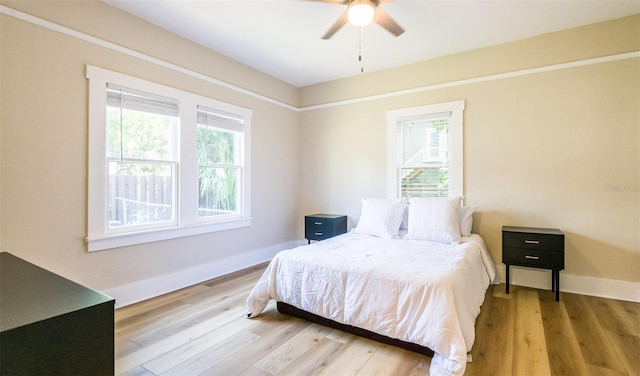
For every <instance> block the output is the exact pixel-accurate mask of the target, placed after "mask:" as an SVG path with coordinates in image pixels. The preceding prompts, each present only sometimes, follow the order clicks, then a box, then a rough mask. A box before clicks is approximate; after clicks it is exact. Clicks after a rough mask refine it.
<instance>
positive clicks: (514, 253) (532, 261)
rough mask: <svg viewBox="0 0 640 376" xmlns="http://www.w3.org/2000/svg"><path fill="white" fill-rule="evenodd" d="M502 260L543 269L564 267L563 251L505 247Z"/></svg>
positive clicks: (506, 262) (507, 262)
mask: <svg viewBox="0 0 640 376" xmlns="http://www.w3.org/2000/svg"><path fill="white" fill-rule="evenodd" d="M502 262H503V263H505V264H513V265H519V266H530V267H533V268H544V269H564V252H563V251H547V250H539V249H523V248H508V247H505V248H504V250H503V252H502Z"/></svg>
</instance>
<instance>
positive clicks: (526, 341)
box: [513, 290, 551, 375]
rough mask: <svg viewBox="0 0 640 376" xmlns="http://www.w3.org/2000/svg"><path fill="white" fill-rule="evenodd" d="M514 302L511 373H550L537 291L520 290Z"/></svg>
mask: <svg viewBox="0 0 640 376" xmlns="http://www.w3.org/2000/svg"><path fill="white" fill-rule="evenodd" d="M517 294H518V299H516V304H515V313H514V315H515V323H514V329H515V332H514V335H513V337H514V349H513V353H514V354H516V355H515V356H514V357H513V374H514V375H548V374H550V373H551V369H550V367H549V359H548V357H547V344H546V341H545V336H544V326H543V325H542V316H541V314H540V302H539V300H538V292H537V291H527V290H520V291H518V292H517Z"/></svg>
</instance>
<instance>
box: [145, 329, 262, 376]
mask: <svg viewBox="0 0 640 376" xmlns="http://www.w3.org/2000/svg"><path fill="white" fill-rule="evenodd" d="M254 325H256V322H254V321H251V320H247V319H244V318H238V319H237V320H234V321H233V322H231V323H229V324H227V325H223V326H221V327H219V328H217V329H214V330H212V331H210V332H208V333H206V334H204V335H201V336H199V337H196V338H194V339H193V340H191V341H189V342H187V343H185V344H183V345H181V346H178V347H175V348H174V349H172V350H171V351H168V352H166V353H164V354H162V355H161V356H159V357H157V358H154V359H152V360H150V361H148V362H146V363H144V364H143V367H144V368H146V369H148V370H149V371H151V372H153V373H154V374H156V375H159V374H162V373H164V372H166V371H168V370H169V369H171V368H174V367H176V366H177V365H178V364H181V363H183V362H184V361H186V360H189V359H191V358H193V357H195V356H198V355H200V354H202V353H203V352H205V351H208V350H210V349H211V348H213V347H214V346H218V345H219V344H220V343H223V345H222V346H223V347H228V346H231V342H233V341H234V340H235V338H233V337H241V336H242V335H243V334H244V331H245V330H248V329H249V328H251V327H252V326H254ZM246 338H247V341H243V342H241V343H245V342H250V341H253V340H254V339H256V338H257V336H256V335H249V336H246ZM233 346H235V347H237V346H239V345H238V344H233Z"/></svg>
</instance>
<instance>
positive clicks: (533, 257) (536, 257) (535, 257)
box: [524, 255, 540, 260]
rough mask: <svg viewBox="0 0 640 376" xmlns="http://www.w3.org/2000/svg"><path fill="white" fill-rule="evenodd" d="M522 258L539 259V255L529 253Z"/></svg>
mask: <svg viewBox="0 0 640 376" xmlns="http://www.w3.org/2000/svg"><path fill="white" fill-rule="evenodd" d="M524 258H526V259H529V260H539V259H540V257H539V256H529V255H525V256H524Z"/></svg>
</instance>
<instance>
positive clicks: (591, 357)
mask: <svg viewBox="0 0 640 376" xmlns="http://www.w3.org/2000/svg"><path fill="white" fill-rule="evenodd" d="M563 300H564V306H565V308H566V310H567V314H568V315H569V317H570V318H571V327H572V328H573V330H574V332H575V335H576V338H577V339H578V343H579V344H580V350H581V351H582V355H583V357H584V359H585V362H586V363H587V364H590V365H594V366H596V367H600V368H608V369H612V370H615V371H619V372H625V367H624V364H623V363H622V361H621V359H620V357H619V356H618V354H617V353H616V352H615V350H614V349H613V348H612V347H611V342H610V341H609V338H608V337H607V335H606V334H605V332H604V329H603V328H602V326H601V325H600V323H599V321H598V319H597V318H596V315H595V314H594V312H593V306H594V305H593V304H592V305H590V304H587V303H586V301H585V299H584V297H583V296H581V295H576V294H564V295H563Z"/></svg>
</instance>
